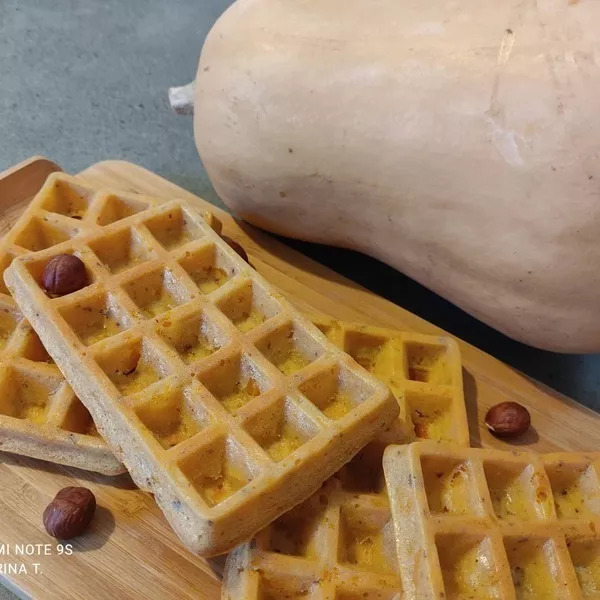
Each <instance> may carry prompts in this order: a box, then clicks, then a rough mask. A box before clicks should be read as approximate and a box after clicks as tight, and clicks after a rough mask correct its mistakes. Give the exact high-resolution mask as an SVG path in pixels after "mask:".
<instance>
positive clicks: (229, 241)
mask: <svg viewBox="0 0 600 600" xmlns="http://www.w3.org/2000/svg"><path fill="white" fill-rule="evenodd" d="M221 238H222V240H223V241H224V242H227V244H229V247H230V248H232V249H233V250H235V251H236V252H237V253H238V254H239V255H240V256H241V257H242V258H243V259H244V260H245V261H246V262H247V263H248V264H250V259H249V258H248V254H247V253H246V251H245V250H244V247H243V246H242V245H241V244H240V243H239V242H236V241H235V240H233V239H231V238H230V237H229V236H228V235H222V236H221Z"/></svg>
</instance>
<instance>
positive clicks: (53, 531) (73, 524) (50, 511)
mask: <svg viewBox="0 0 600 600" xmlns="http://www.w3.org/2000/svg"><path fill="white" fill-rule="evenodd" d="M95 510H96V498H95V497H94V494H92V492H91V491H90V490H88V489H87V488H84V487H66V488H63V489H62V490H60V492H58V494H56V496H55V497H54V500H52V502H50V504H48V506H47V507H46V510H45V511H44V517H43V520H44V527H45V528H46V531H47V532H48V533H49V534H50V535H51V536H52V537H55V538H58V539H59V540H70V539H71V538H74V537H76V536H78V535H81V534H82V533H83V532H84V531H85V529H86V528H87V526H88V525H89V524H90V521H91V520H92V517H93V516H94V512H95Z"/></svg>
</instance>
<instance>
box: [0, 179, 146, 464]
mask: <svg viewBox="0 0 600 600" xmlns="http://www.w3.org/2000/svg"><path fill="white" fill-rule="evenodd" d="M156 202H157V201H156V200H154V199H150V198H143V197H141V196H135V195H132V194H114V193H109V192H96V191H95V190H92V189H89V188H87V187H85V186H83V185H81V184H80V183H79V182H78V181H77V180H76V179H75V178H73V177H70V176H69V175H66V174H64V173H55V174H53V175H50V177H48V179H47V181H46V183H45V184H44V186H43V187H42V189H41V190H40V191H39V193H38V194H36V196H35V198H34V199H33V200H32V201H31V203H30V204H29V205H28V206H27V208H26V209H25V211H24V212H23V214H22V215H21V216H20V217H19V218H18V219H17V221H16V223H15V225H14V226H13V228H12V229H11V230H10V231H9V232H8V233H6V235H5V236H4V237H3V238H2V240H0V275H1V274H3V272H4V271H5V270H6V268H7V267H8V266H9V265H10V263H11V261H12V259H13V258H14V257H15V256H19V255H21V254H25V253H27V252H28V251H30V250H39V249H42V248H46V247H49V246H52V245H53V244H56V243H59V242H61V241H64V240H66V239H68V238H69V237H71V236H74V235H79V234H80V233H81V232H87V231H90V230H92V229H94V228H95V227H97V224H98V223H108V222H110V221H111V220H117V219H119V218H122V217H123V216H126V215H127V214H132V213H133V212H135V211H136V210H143V209H144V208H146V207H147V206H151V205H154V204H155V203H156ZM0 310H1V311H2V313H0V316H2V315H4V317H3V318H2V319H0V321H1V322H0V336H1V339H0V345H2V349H1V351H0V396H1V397H2V398H3V399H4V401H3V402H2V403H1V404H0V441H1V446H0V447H1V448H2V450H6V451H9V452H14V453H17V454H21V455H24V456H31V457H34V458H41V459H44V460H48V461H51V462H56V463H61V464H65V465H69V466H75V467H80V468H83V469H89V470H92V471H98V472H101V473H104V474H117V473H122V472H124V471H125V467H124V466H123V465H122V464H121V463H120V461H118V460H117V459H116V458H115V457H114V455H113V454H112V452H111V451H110V449H109V448H108V446H107V445H106V443H105V442H104V441H103V440H102V438H101V437H100V435H99V434H98V432H97V431H96V429H95V427H94V424H93V421H92V418H91V416H90V414H89V412H88V411H87V409H86V408H85V407H84V406H83V405H82V404H81V403H80V402H79V400H78V399H77V398H76V397H75V395H74V394H73V392H72V390H71V388H70V387H69V386H68V384H67V383H66V382H65V381H64V379H63V377H62V375H61V373H60V371H59V370H58V368H57V367H56V366H55V365H54V363H53V361H52V359H51V358H50V356H49V355H48V354H47V352H46V351H45V349H44V347H43V346H42V344H41V343H40V341H39V338H38V337H37V335H36V334H35V332H34V331H33V330H32V329H31V327H30V326H29V324H28V323H27V321H26V320H25V319H23V318H22V315H21V313H20V312H19V310H18V308H17V306H16V304H15V302H14V300H13V298H12V296H11V295H10V293H9V291H8V289H7V288H6V286H5V285H4V279H3V278H1V277H0Z"/></svg>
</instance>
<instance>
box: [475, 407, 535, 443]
mask: <svg viewBox="0 0 600 600" xmlns="http://www.w3.org/2000/svg"><path fill="white" fill-rule="evenodd" d="M485 424H486V425H487V428H488V429H489V430H490V431H491V432H492V433H493V434H494V435H497V436H500V437H514V436H517V435H521V434H522V433H525V431H527V430H528V429H529V426H530V425H531V417H530V416H529V411H528V410H527V409H526V408H525V407H524V406H521V405H520V404H517V403H516V402H501V403H500V404H496V406H492V408H490V410H488V412H487V414H486V415H485Z"/></svg>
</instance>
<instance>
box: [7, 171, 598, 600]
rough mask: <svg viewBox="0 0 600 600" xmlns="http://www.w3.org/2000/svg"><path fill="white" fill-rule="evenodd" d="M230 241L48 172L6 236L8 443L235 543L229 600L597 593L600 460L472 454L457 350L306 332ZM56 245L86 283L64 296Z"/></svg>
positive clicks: (190, 530)
mask: <svg viewBox="0 0 600 600" xmlns="http://www.w3.org/2000/svg"><path fill="white" fill-rule="evenodd" d="M218 229H219V227H218V222H216V221H215V220H214V219H211V217H210V216H209V215H205V214H199V213H198V212H197V211H196V210H195V209H194V207H193V206H190V205H189V204H188V203H186V202H184V201H180V200H169V201H164V200H163V201H160V200H155V199H150V198H145V197H141V196H137V195H135V194H122V193H116V192H107V191H94V190H90V189H87V188H86V187H84V186H82V185H81V184H80V183H78V182H77V180H76V179H73V178H70V177H68V176H66V175H63V174H55V175H52V176H50V178H49V179H48V181H47V183H46V184H45V186H44V187H43V188H42V190H41V191H40V192H39V194H38V195H37V196H36V198H35V199H34V200H33V201H32V203H31V204H30V206H29V207H28V209H27V210H26V212H25V213H24V214H23V216H22V217H21V218H20V219H19V221H18V222H17V223H16V225H15V226H14V228H13V229H12V230H11V231H10V232H9V233H8V234H7V236H6V237H5V239H4V240H3V242H2V245H1V246H0V264H1V265H2V269H3V270H5V274H4V281H5V282H6V285H7V287H6V288H4V287H3V288H2V289H0V293H1V294H2V296H1V297H0V337H1V339H0V345H1V349H0V388H1V389H2V390H6V391H5V393H3V394H2V398H3V401H2V404H1V405H0V436H1V440H2V443H3V446H2V447H3V449H5V450H9V451H11V452H17V453H20V454H24V455H27V456H34V457H44V458H46V459H49V460H52V461H55V462H59V463H62V464H67V465H73V466H78V467H83V468H87V469H92V470H97V471H100V472H103V473H109V474H113V473H118V472H121V471H122V470H123V469H124V468H126V469H127V470H128V471H129V473H130V474H131V476H132V478H133V479H134V481H135V482H136V483H137V485H138V486H140V487H141V488H143V489H146V490H149V491H151V492H152V493H153V494H154V496H155V499H156V501H157V503H158V505H159V506H160V508H161V509H162V510H163V512H164V514H165V516H166V518H167V519H168V520H169V522H170V523H171V525H172V526H173V528H174V530H175V531H176V532H177V534H178V535H179V536H180V538H181V539H182V540H183V542H184V543H185V544H186V546H187V547H188V548H189V549H190V550H192V551H193V552H196V553H199V554H201V555H203V556H211V555H215V554H219V553H223V552H226V551H229V550H231V549H233V548H235V549H234V550H233V552H232V553H231V554H230V556H229V558H228V561H227V564H226V569H225V579H224V585H223V598H224V599H228V600H234V599H244V600H245V599H248V600H253V599H256V600H275V599H280V598H311V599H315V600H316V599H317V598H318V599H327V600H356V599H358V598H361V599H362V598H366V599H375V598H377V599H383V600H391V599H400V598H446V599H449V598H455V599H463V598H464V599H466V598H502V599H503V598H546V597H547V598H553V597H556V598H563V597H564V598H575V597H592V596H593V595H594V594H596V593H597V592H599V591H600V566H599V565H600V560H599V559H598V557H599V556H600V540H598V541H596V540H597V538H596V516H595V515H596V514H597V510H598V507H597V503H598V498H599V493H600V492H599V491H598V488H600V486H599V485H598V481H597V475H596V471H595V468H596V462H595V461H596V460H597V458H595V457H590V456H583V455H575V456H573V455H568V456H549V457H539V456H535V455H533V454H527V453H523V454H518V455H517V454H514V453H503V452H500V451H492V450H486V451H483V450H471V449H469V448H468V443H469V436H468V427H467V420H466V412H465V405H464V399H463V393H462V373H461V364H460V357H459V354H458V349H457V346H456V344H455V342H453V341H452V340H450V339H448V338H440V337H433V336H423V335H418V334H413V333H406V332H398V331H392V330H388V329H381V328H374V327H368V326H365V325H361V324H349V323H341V322H338V321H333V320H323V319H316V318H315V319H312V321H311V320H309V319H308V318H307V317H306V316H303V315H301V314H299V313H298V312H297V311H296V310H294V308H293V307H292V306H291V305H290V304H289V303H288V302H287V301H286V300H285V298H283V297H282V296H281V295H280V294H279V293H278V292H277V291H276V290H275V289H274V288H273V287H272V286H271V285H270V284H269V283H268V282H267V281H265V280H264V279H263V278H262V277H261V276H260V275H259V274H258V273H257V272H256V271H255V270H253V269H252V268H251V267H250V266H249V265H248V264H247V263H245V262H244V261H243V260H242V259H241V258H240V257H239V256H238V255H237V254H236V253H235V252H233V251H232V249H231V248H230V247H229V246H228V245H227V244H226V243H225V242H224V241H223V240H222V239H221V238H220V237H219V235H218ZM57 255H75V256H77V257H78V258H79V259H80V260H81V261H83V263H84V265H85V268H86V271H87V285H84V286H83V287H82V288H81V289H78V290H75V291H73V292H71V293H68V294H65V295H62V296H58V297H55V296H54V295H50V294H48V293H47V291H46V289H45V288H44V285H43V273H44V270H45V269H46V267H47V265H48V264H49V263H50V262H51V261H52V259H53V258H54V257H56V256H57ZM9 289H10V294H9V291H8V290H9ZM26 319H27V320H28V322H27V321H26ZM38 336H39V337H38ZM63 377H64V378H63ZM78 398H80V399H81V401H80V400H78ZM419 440H421V441H419ZM386 481H387V485H386ZM598 524H600V523H598ZM252 536H255V537H254V538H253V539H251V540H250V538H252ZM248 540H250V541H248ZM240 544H241V545H240Z"/></svg>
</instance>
